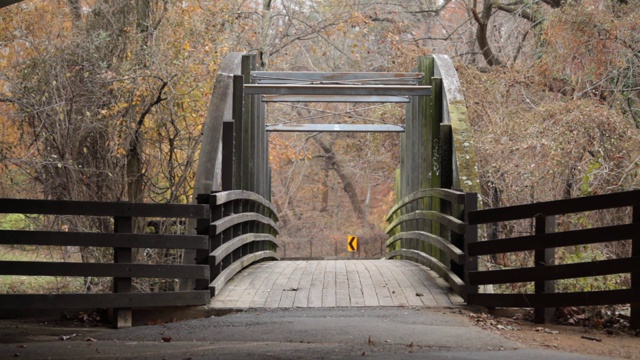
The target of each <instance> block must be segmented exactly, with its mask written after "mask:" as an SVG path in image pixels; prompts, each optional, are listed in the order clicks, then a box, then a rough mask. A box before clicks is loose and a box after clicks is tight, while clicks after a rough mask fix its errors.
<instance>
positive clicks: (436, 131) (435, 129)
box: [428, 58, 450, 264]
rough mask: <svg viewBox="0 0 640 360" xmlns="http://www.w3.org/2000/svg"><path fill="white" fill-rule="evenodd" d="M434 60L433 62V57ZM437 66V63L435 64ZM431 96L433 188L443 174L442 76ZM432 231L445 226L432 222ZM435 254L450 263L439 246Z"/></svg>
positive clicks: (436, 203)
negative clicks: (441, 128)
mask: <svg viewBox="0 0 640 360" xmlns="http://www.w3.org/2000/svg"><path fill="white" fill-rule="evenodd" d="M431 59H432V62H433V58H431ZM434 66H435V65H434ZM431 86H432V88H431V94H432V95H431V97H432V114H431V118H430V119H429V121H430V122H431V123H430V124H429V126H430V129H429V132H430V136H429V137H430V139H431V154H432V159H431V168H430V169H428V171H429V173H430V174H431V184H430V186H431V187H432V188H436V189H437V188H440V187H442V184H441V174H442V168H441V166H440V165H441V163H442V143H441V142H440V124H441V123H442V117H443V115H442V102H443V97H444V96H443V93H442V78H438V77H433V78H431ZM431 210H433V211H440V201H438V200H437V199H435V198H434V199H433V200H432V201H431ZM431 227H432V232H433V233H434V234H440V233H441V231H442V230H441V229H442V228H444V227H445V226H442V225H440V223H438V222H436V221H432V222H431ZM432 249H433V252H432V254H433V256H434V257H435V258H436V259H438V260H440V262H442V263H443V264H446V263H448V262H449V261H450V260H449V258H448V257H447V256H446V254H444V252H442V251H440V249H438V248H437V247H435V246H434V247H433V248H432Z"/></svg>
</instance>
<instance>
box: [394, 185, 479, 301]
mask: <svg viewBox="0 0 640 360" xmlns="http://www.w3.org/2000/svg"><path fill="white" fill-rule="evenodd" d="M477 203H478V197H477V194H475V193H466V194H465V193H463V192H459V191H455V190H449V189H423V190H418V191H416V192H414V193H413V194H411V195H409V196H406V197H404V198H403V199H402V200H400V202H399V203H398V204H396V205H395V206H394V207H393V208H392V209H391V211H390V212H389V215H388V216H387V221H388V222H390V224H389V226H388V227H387V229H386V233H387V234H388V235H389V236H390V238H389V240H388V241H387V243H386V246H387V248H388V249H389V250H390V252H389V253H388V254H387V255H386V258H388V259H393V258H400V259H408V260H412V261H414V262H418V263H421V264H423V265H425V266H428V267H430V268H431V269H432V270H433V271H435V272H436V273H437V274H438V275H440V276H441V277H442V278H443V279H445V280H446V281H447V282H448V283H449V285H450V286H451V288H452V289H453V290H454V291H455V292H456V293H457V294H459V295H460V296H462V297H464V298H466V295H467V292H468V291H469V289H468V288H467V286H466V284H465V274H466V273H468V272H469V271H472V270H475V269H476V268H477V262H476V261H474V260H472V259H469V258H467V256H466V255H465V251H466V250H465V241H464V240H465V238H466V239H474V238H477V234H476V232H477V227H476V226H469V225H467V224H466V223H465V221H466V214H468V213H469V211H472V210H476V209H477ZM432 209H438V210H432Z"/></svg>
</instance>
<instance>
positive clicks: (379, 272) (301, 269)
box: [211, 260, 462, 308]
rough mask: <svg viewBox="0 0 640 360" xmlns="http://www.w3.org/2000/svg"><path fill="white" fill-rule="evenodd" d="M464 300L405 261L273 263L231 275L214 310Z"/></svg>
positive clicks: (430, 274) (454, 302) (214, 301)
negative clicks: (231, 277)
mask: <svg viewBox="0 0 640 360" xmlns="http://www.w3.org/2000/svg"><path fill="white" fill-rule="evenodd" d="M461 303H462V299H461V298H460V297H459V296H457V295H456V294H454V293H453V292H451V291H450V290H449V288H448V287H447V285H446V283H445V282H444V281H443V280H442V279H441V278H439V277H438V276H437V275H436V274H435V273H433V272H432V271H430V270H429V269H427V268H426V267H424V266H421V265H418V264H415V263H412V262H409V261H401V260H324V261H272V262H264V263H260V264H257V265H254V266H252V267H250V268H248V269H246V270H244V271H243V272H241V273H239V274H238V275H236V276H235V277H234V278H233V279H231V280H230V281H229V282H228V283H227V285H226V286H225V287H224V289H222V291H221V292H220V293H219V294H218V295H217V296H215V297H214V298H213V299H212V300H211V306H212V307H214V308H283V307H289V308H290V307H343V306H344V307H348V306H451V305H459V304H461Z"/></svg>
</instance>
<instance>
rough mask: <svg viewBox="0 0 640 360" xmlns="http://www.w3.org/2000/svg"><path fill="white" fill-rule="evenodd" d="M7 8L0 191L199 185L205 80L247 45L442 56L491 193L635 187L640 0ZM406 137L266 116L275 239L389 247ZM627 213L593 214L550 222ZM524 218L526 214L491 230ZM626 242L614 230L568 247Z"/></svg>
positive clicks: (307, 61) (538, 195)
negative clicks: (455, 76) (317, 128)
mask: <svg viewBox="0 0 640 360" xmlns="http://www.w3.org/2000/svg"><path fill="white" fill-rule="evenodd" d="M0 24H1V26H2V30H1V31H0V197H9V198H44V199H58V200H62V199H64V200H95V201H122V200H124V201H144V202H159V203H189V202H190V201H191V199H192V196H193V193H192V192H193V185H194V184H193V182H194V178H195V165H196V163H197V160H198V155H199V154H198V150H199V145H200V141H201V138H200V134H201V130H202V125H203V121H204V118H205V115H206V111H207V106H208V103H209V98H210V96H211V93H212V86H213V81H214V79H215V76H216V74H217V72H218V68H219V65H220V62H221V60H222V59H223V58H224V56H225V55H226V54H228V53H230V52H248V53H255V54H257V55H258V59H259V61H260V65H261V66H262V67H263V68H264V69H266V70H269V71H330V72H357V71H380V72H394V71H398V72H400V71H402V72H404V71H411V70H412V68H414V67H415V64H416V59H417V57H418V56H421V55H427V54H446V55H448V56H450V57H451V58H452V59H453V61H454V62H455V63H456V66H457V70H458V72H459V74H460V77H461V82H462V87H463V89H464V95H465V97H466V102H467V106H468V109H469V120H470V122H471V125H472V129H473V138H474V146H475V151H476V155H477V160H478V169H479V174H480V182H481V187H482V193H481V198H482V202H483V206H484V207H495V206H507V205H514V204H522V203H529V202H533V201H544V200H551V199H560V198H572V197H578V196H584V195H591V194H600V193H609V192H619V191H624V190H629V189H637V188H639V187H640V176H639V171H640V146H639V145H640V1H638V0H619V1H612V0H584V1H561V0H533V1H528V0H513V1H507V0H494V1H484V2H483V1H479V0H439V1H436V0H402V1H389V0H340V1H337V0H321V1H304V0H264V1H257V0H256V1H249V0H215V1H204V0H186V1H168V0H135V1H119V0H66V1H63V0H57V1H54V0H28V1H23V2H20V3H18V4H15V5H12V6H8V7H5V8H2V9H0ZM267 121H268V122H269V123H274V124H275V123H296V122H302V123H310V122H316V123H322V122H325V123H372V122H374V123H391V124H402V123H403V121H404V109H403V108H401V107H397V106H394V105H385V106H371V104H369V105H362V104H359V105H356V104H348V105H339V106H338V105H326V104H325V105H319V104H297V105H290V104H289V105H270V106H269V108H268V116H267ZM399 156H400V146H399V136H398V135H396V134H380V133H371V134H348V135H345V134H311V133H301V134H283V133H278V134H271V135H270V157H269V160H270V166H271V167H272V170H273V181H272V200H273V202H274V204H275V205H276V207H277V209H278V211H279V213H280V218H281V226H282V228H283V234H282V236H281V237H280V239H281V240H282V241H283V243H284V246H283V249H281V250H280V251H281V254H282V255H286V256H305V257H307V256H322V257H327V256H346V255H347V254H346V237H347V235H358V236H359V238H360V245H361V252H360V253H359V254H358V256H360V257H376V256H380V255H381V253H382V252H383V251H384V249H383V242H384V240H385V235H384V232H383V229H384V227H385V225H386V224H385V222H384V215H385V214H386V212H387V211H388V209H389V208H390V207H391V206H392V205H393V203H394V202H395V200H396V194H395V175H394V174H395V170H396V168H397V167H398V163H399ZM629 217H630V215H629V212H628V211H623V212H610V213H597V214H581V215H579V216H575V217H566V218H561V219H559V224H558V226H559V227H560V228H561V229H569V228H571V227H572V226H574V225H576V224H580V225H585V224H586V225H587V226H595V225H602V224H608V223H612V222H617V221H620V220H621V219H628V218H629ZM111 227H112V224H111V223H110V222H109V220H108V219H100V218H95V219H77V218H73V217H68V218H60V217H58V218H44V217H26V216H22V215H11V214H10V215H3V216H1V217H0V228H2V229H20V228H23V229H24V228H28V229H35V228H41V229H55V230H63V231H64V230H73V231H76V230H78V231H111ZM148 230H149V229H145V228H140V229H138V231H148ZM527 231H530V226H529V225H528V224H526V223H514V224H507V225H503V226H501V227H500V228H494V229H486V234H485V235H486V236H493V237H496V236H497V237H507V236H510V235H513V234H515V233H526V232H527ZM23 250H29V251H30V252H33V250H34V249H23ZM36 250H38V251H41V250H40V249H36ZM7 251H8V250H7ZM628 253H629V247H628V245H625V244H624V243H622V245H621V244H620V243H618V244H617V245H608V244H603V245H598V246H593V247H579V248H572V249H565V250H564V252H563V253H561V254H560V255H561V256H565V257H567V258H573V259H574V260H575V261H586V260H596V259H603V258H610V257H617V256H620V255H624V256H628ZM52 254H53V253H51V252H50V251H49V252H46V251H41V253H39V254H37V255H34V256H53V255H52ZM55 256H58V257H59V256H62V257H63V258H64V259H65V260H68V261H102V260H103V259H108V258H109V256H111V255H110V254H109V253H105V252H103V250H100V251H98V250H92V249H64V251H63V253H62V255H60V254H57V255H55ZM137 256H139V257H145V258H146V260H147V261H163V262H166V261H171V262H179V261H180V258H179V256H180V254H179V253H171V252H163V253H155V252H151V251H144V252H140V253H139V254H137ZM487 261H489V262H492V263H491V264H489V266H517V265H518V264H519V263H520V262H523V260H521V259H519V258H517V257H515V258H513V257H512V258H501V259H488V260H487ZM527 261H528V260H527ZM625 281H628V279H626V280H625V279H616V280H615V281H614V283H613V284H610V285H611V286H619V285H621V284H620V282H625ZM57 284H58V285H57V286H60V283H57ZM99 285H100V284H99V283H91V282H85V283H83V284H81V285H80V286H84V287H87V288H88V287H93V286H98V287H99ZM69 286H71V287H73V286H76V285H73V284H72V285H69ZM140 286H143V285H140ZM607 286H608V285H607ZM9 290H10V289H4V291H9ZM63 290H64V289H63Z"/></svg>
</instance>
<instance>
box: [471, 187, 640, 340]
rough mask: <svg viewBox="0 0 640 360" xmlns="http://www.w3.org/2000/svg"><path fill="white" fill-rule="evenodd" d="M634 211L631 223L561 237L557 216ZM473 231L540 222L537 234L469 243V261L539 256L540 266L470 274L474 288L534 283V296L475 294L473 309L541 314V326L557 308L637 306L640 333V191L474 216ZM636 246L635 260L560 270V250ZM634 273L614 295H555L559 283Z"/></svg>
mask: <svg viewBox="0 0 640 360" xmlns="http://www.w3.org/2000/svg"><path fill="white" fill-rule="evenodd" d="M621 207H632V208H633V210H632V211H633V215H632V220H631V223H629V224H621V225H614V226H606V227H600V228H588V229H580V230H571V231H563V232H555V218H556V216H557V215H564V214H571V213H578V212H585V211H594V210H603V209H612V208H621ZM468 217H469V218H468V221H469V224H471V225H478V224H488V223H496V222H504V221H513V220H521V219H535V234H533V235H529V236H521V237H514V238H508V239H498V240H490V241H481V242H476V240H477V239H473V238H468V239H467V241H468V244H467V255H468V256H470V257H478V256H482V255H489V256H491V255H494V254H501V253H510V252H517V251H533V252H534V257H535V258H534V263H535V264H534V266H533V267H527V268H515V269H504V270H487V271H470V272H469V274H468V275H469V285H471V286H477V285H486V284H506V283H522V282H534V283H535V292H534V293H531V294H524V293H521V294H469V296H468V298H467V303H468V304H471V305H482V306H487V307H525V308H527V307H528V308H534V309H535V320H536V322H540V323H543V322H545V320H549V318H550V317H552V315H553V310H554V308H556V307H564V306H583V305H585V306H587V305H613V304H631V326H632V327H633V328H636V329H637V328H640V190H636V191H629V192H622V193H615V194H607V195H596V196H588V197H581V198H575V199H568V200H557V201H549V202H542V203H534V204H529V205H520V206H511V207H504V208H496V209H486V210H480V211H471V212H470V213H469V214H468ZM624 240H631V244H632V250H631V254H630V257H628V258H621V259H610V260H602V261H592V262H583V263H573V264H555V251H554V248H557V247H564V246H575V245H585V244H594V243H601V242H609V241H624ZM620 273H630V274H631V287H630V288H628V289H619V290H609V291H587V292H571V293H555V291H554V280H559V279H571V278H582V277H591V276H601V275H610V274H620Z"/></svg>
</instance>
